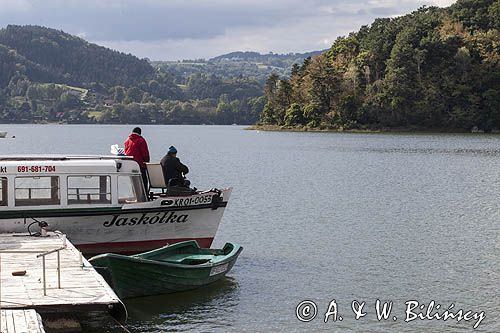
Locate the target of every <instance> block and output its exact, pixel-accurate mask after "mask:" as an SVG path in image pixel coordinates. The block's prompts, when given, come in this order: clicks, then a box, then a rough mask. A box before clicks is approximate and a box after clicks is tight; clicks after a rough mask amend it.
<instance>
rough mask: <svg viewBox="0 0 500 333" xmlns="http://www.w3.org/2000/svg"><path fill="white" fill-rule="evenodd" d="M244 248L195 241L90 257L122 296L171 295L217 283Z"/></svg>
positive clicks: (90, 260) (235, 245)
mask: <svg viewBox="0 0 500 333" xmlns="http://www.w3.org/2000/svg"><path fill="white" fill-rule="evenodd" d="M242 250H243V248H242V247H241V246H239V245H237V244H232V243H226V245H225V246H224V247H223V248H222V249H204V248H200V246H199V245H198V243H197V242H196V241H194V240H191V241H186V242H180V243H176V244H173V245H169V246H164V247H161V248H159V249H156V250H152V251H148V252H144V253H140V254H136V255H132V256H125V255H120V254H114V253H106V254H101V255H98V256H95V257H92V258H90V259H89V262H90V263H91V264H92V266H94V267H95V268H96V270H97V271H98V272H100V273H101V274H102V275H103V276H104V277H105V279H106V280H107V282H108V283H109V284H110V285H111V287H112V288H113V290H114V291H115V292H116V294H117V295H118V296H119V297H120V298H132V297H141V296H152V295H161V294H169V293H174V292H178V291H184V290H190V289H195V288H198V287H201V286H204V285H207V284H209V283H212V282H215V281H217V280H219V279H221V278H222V277H224V276H225V275H226V273H228V272H229V271H230V270H231V268H232V267H233V265H234V263H235V262H236V259H237V258H238V255H239V254H240V252H241V251H242Z"/></svg>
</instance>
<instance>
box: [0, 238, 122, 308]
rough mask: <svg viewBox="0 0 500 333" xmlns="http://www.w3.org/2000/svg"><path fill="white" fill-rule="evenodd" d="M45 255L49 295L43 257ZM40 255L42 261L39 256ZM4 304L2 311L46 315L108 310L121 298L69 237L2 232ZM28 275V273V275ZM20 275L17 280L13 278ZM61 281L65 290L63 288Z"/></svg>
mask: <svg viewBox="0 0 500 333" xmlns="http://www.w3.org/2000/svg"><path fill="white" fill-rule="evenodd" d="M57 249H60V251H59V254H60V267H61V271H60V277H59V276H58V270H57V267H58V254H57V252H53V253H50V254H48V255H46V257H45V258H46V259H45V267H46V269H45V280H46V288H45V291H44V284H43V281H44V278H43V275H44V274H43V259H42V257H40V256H39V254H41V253H46V252H50V251H54V250H57ZM37 256H38V257H37ZM0 270H1V274H0V276H1V280H0V282H1V283H0V299H1V302H0V305H1V308H2V309H35V310H36V311H37V312H39V313H40V314H42V315H43V314H44V313H66V312H67V313H79V312H82V313H85V312H89V311H96V312H109V311H110V309H113V308H115V307H116V306H118V307H120V306H121V305H120V303H119V302H120V301H119V299H118V296H116V294H115V293H114V292H113V290H112V289H111V287H109V285H108V284H107V283H106V282H105V281H104V279H103V277H102V276H101V275H99V273H97V272H96V271H95V269H94V268H93V267H92V266H91V265H90V264H89V263H88V261H87V260H86V259H85V258H83V257H82V256H81V254H80V252H79V251H78V250H77V249H76V248H75V247H74V245H73V244H71V242H69V241H67V240H66V237H65V236H64V235H61V234H56V233H49V236H47V237H31V236H27V235H20V234H0ZM24 271H26V272H25V274H23V272H24ZM14 272H16V273H17V274H19V275H18V276H14V275H13V273H14ZM59 281H60V288H59Z"/></svg>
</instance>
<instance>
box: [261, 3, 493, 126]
mask: <svg viewBox="0 0 500 333" xmlns="http://www.w3.org/2000/svg"><path fill="white" fill-rule="evenodd" d="M499 29H500V0H496V1H495V0H458V1H457V2H456V3H455V4H454V5H452V6H450V7H448V8H437V7H423V8H421V9H419V10H417V11H415V12H413V13H411V14H408V15H405V16H401V17H397V18H382V19H377V20H375V21H374V22H373V23H372V24H371V25H369V26H363V27H361V29H360V30H359V31H357V32H353V33H351V34H349V35H348V36H345V37H341V38H338V39H337V40H336V41H335V43H334V44H333V45H332V47H331V48H330V49H329V50H328V51H326V52H324V53H323V54H321V55H320V56H317V57H314V58H312V59H307V60H306V61H305V62H304V63H303V64H301V65H300V66H299V65H296V66H294V67H293V69H292V76H291V78H279V77H278V76H276V75H271V76H270V77H269V78H268V79H267V82H266V86H265V95H266V105H265V107H264V111H263V113H262V115H261V123H262V124H270V125H278V126H284V127H289V128H290V127H301V128H324V129H328V128H330V129H378V128H380V129H390V128H405V129H430V130H471V129H478V130H484V131H490V130H496V131H498V130H499V129H500V32H499Z"/></svg>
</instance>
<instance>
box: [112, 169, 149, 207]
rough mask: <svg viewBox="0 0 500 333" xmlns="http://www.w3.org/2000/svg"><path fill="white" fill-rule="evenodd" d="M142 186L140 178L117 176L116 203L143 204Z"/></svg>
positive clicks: (144, 199)
mask: <svg viewBox="0 0 500 333" xmlns="http://www.w3.org/2000/svg"><path fill="white" fill-rule="evenodd" d="M145 201H146V195H145V193H144V185H143V184H142V177H141V176H118V202H119V203H137V202H145Z"/></svg>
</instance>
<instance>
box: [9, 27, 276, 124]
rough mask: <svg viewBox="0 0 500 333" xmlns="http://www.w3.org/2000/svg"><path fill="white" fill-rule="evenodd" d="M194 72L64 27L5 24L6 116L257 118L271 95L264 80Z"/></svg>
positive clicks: (130, 120)
mask: <svg viewBox="0 0 500 333" xmlns="http://www.w3.org/2000/svg"><path fill="white" fill-rule="evenodd" d="M238 66H239V65H238ZM225 67H226V66H225ZM240 73H241V71H240ZM191 74H192V75H191ZM191 74H190V75H188V76H186V75H185V73H182V74H179V73H177V72H175V71H174V70H170V69H169V68H163V69H158V68H153V66H151V64H150V63H149V62H148V61H146V60H140V59H138V58H137V57H135V56H133V55H130V54H128V55H127V54H124V53H121V52H117V51H113V50H111V49H108V48H105V47H102V46H98V45H95V44H91V43H88V42H87V41H85V40H83V39H81V38H79V37H76V36H73V35H70V34H67V33H65V32H63V31H59V30H55V29H50V28H45V27H39V26H14V25H9V26H7V27H6V28H4V29H0V122H6V123H29V122H35V123H44V122H62V123H96V122H97V123H122V124H123V123H124V124H233V123H237V124H252V123H255V122H256V121H257V120H258V118H259V113H260V110H261V109H262V107H263V101H264V98H263V97H262V94H263V90H262V88H263V85H262V83H259V82H258V81H257V80H256V79H254V78H247V77H242V76H241V75H238V76H237V77H228V76H226V75H218V74H217V75H214V73H213V72H209V74H200V73H191ZM266 75H267V73H266Z"/></svg>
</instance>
